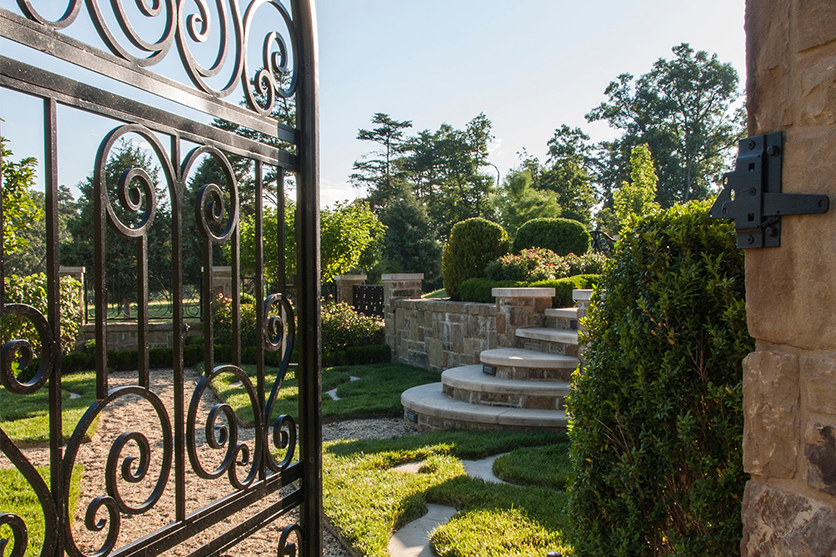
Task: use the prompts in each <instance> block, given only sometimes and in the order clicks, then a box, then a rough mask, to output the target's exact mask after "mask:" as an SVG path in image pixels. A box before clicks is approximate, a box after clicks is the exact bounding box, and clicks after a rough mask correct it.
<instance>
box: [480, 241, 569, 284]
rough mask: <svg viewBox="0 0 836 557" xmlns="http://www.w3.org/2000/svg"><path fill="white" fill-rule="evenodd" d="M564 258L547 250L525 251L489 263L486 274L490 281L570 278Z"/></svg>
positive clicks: (534, 249) (533, 249)
mask: <svg viewBox="0 0 836 557" xmlns="http://www.w3.org/2000/svg"><path fill="white" fill-rule="evenodd" d="M568 272H569V265H568V264H567V263H566V261H565V260H564V258H562V257H560V256H559V255H557V254H556V253H554V252H553V251H551V250H548V249H545V248H531V249H524V250H522V251H521V252H520V253H518V254H512V253H509V254H508V255H503V256H502V257H500V258H499V259H497V260H496V261H493V262H491V263H488V266H487V267H485V274H486V275H487V278H489V279H490V280H517V281H526V282H532V281H538V280H553V279H556V278H562V277H565V276H568Z"/></svg>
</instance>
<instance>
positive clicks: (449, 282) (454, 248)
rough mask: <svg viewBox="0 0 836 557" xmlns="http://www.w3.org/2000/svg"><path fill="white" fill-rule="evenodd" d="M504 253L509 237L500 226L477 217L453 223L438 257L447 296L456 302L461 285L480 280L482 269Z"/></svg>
mask: <svg viewBox="0 0 836 557" xmlns="http://www.w3.org/2000/svg"><path fill="white" fill-rule="evenodd" d="M506 253H508V233H507V232H506V231H505V229H504V228H502V227H501V226H500V225H498V224H496V223H495V222H491V221H489V220H485V219H483V218H478V217H477V218H472V219H467V220H463V221H461V222H458V223H456V224H455V226H453V230H451V231H450V240H449V241H448V242H447V243H446V244H444V252H443V253H442V254H441V274H442V276H443V278H444V289H445V290H447V295H448V296H450V297H451V298H453V299H458V298H459V285H460V284H461V283H463V282H464V281H466V280H467V279H470V278H476V277H481V276H483V273H484V271H485V266H486V265H487V264H488V263H490V262H491V261H493V260H495V259H497V258H499V257H500V256H503V255H505V254H506Z"/></svg>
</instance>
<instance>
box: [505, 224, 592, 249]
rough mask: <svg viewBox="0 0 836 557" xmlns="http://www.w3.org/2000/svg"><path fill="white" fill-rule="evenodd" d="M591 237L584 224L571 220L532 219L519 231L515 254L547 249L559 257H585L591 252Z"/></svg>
mask: <svg viewBox="0 0 836 557" xmlns="http://www.w3.org/2000/svg"><path fill="white" fill-rule="evenodd" d="M589 243H590V236H589V232H587V231H586V228H585V227H584V225H583V224H581V223H580V222H578V221H576V220H570V219H547V218H540V219H531V220H530V221H528V222H527V223H525V224H524V225H522V226H521V227H520V229H519V230H517V236H516V237H515V238H514V252H516V253H519V252H520V251H521V250H524V249H527V248H546V249H550V250H552V251H553V252H555V253H556V254H558V255H569V254H570V253H574V254H576V255H583V254H584V253H586V252H587V251H589Z"/></svg>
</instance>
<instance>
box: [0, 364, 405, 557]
mask: <svg viewBox="0 0 836 557" xmlns="http://www.w3.org/2000/svg"><path fill="white" fill-rule="evenodd" d="M109 380H110V387H111V388H113V387H118V386H123V385H135V384H136V373H135V372H123V373H112V374H111V375H110V379H109ZM198 380H199V374H198V372H197V371H195V370H187V377H186V398H187V400H186V405H187V406H188V403H189V399H190V397H191V394H192V393H193V392H194V390H195V387H196V384H197V381H198ZM151 391H152V392H153V393H155V394H156V395H157V396H158V397H159V398H160V400H161V401H162V402H163V404H165V407H166V408H167V409H168V411H169V412H171V409H172V408H173V387H172V381H171V371H165V370H152V371H151ZM217 402H218V400H217V398H216V397H215V396H214V394H213V393H212V392H211V391H207V393H205V394H204V396H203V399H202V400H201V404H200V409H199V411H198V418H197V422H196V423H197V424H198V425H197V428H196V429H198V430H199V431H198V433H197V435H196V438H197V446H198V447H199V449H198V451H197V454H198V458H199V460H200V462H201V463H202V465H203V467H204V468H205V469H206V470H213V469H214V468H215V467H216V466H218V465H219V464H220V463H221V461H222V460H223V456H224V453H225V450H214V449H212V448H211V447H209V446H208V444H206V443H205V437H204V434H203V424H205V423H206V417H207V415H208V413H209V411H210V410H211V408H212V406H214V405H215V404H216V403H217ZM100 422H101V423H100V426H99V428H98V431H97V432H96V435H95V437H94V438H93V440H92V441H91V442H90V443H84V444H82V446H81V448H80V450H79V453H78V455H77V458H76V464H80V465H82V466H84V476H83V479H82V482H81V486H80V488H81V489H80V494H81V495H80V496H79V501H78V504H77V505H76V510H75V520H74V525H73V535H74V538H75V540H76V543H77V544H78V545H79V548H80V549H81V550H82V551H84V552H85V553H88V554H89V553H92V552H94V551H96V550H97V549H98V548H99V547H100V546H101V544H102V543H103V542H104V539H105V535H106V533H107V531H106V530H105V531H103V532H100V533H94V532H90V531H88V530H87V529H86V528H85V526H84V523H85V512H86V511H87V508H88V506H89V505H90V502H91V501H92V500H93V498H94V497H98V496H102V495H105V494H106V487H105V467H106V462H107V459H108V454H109V451H110V449H111V446H112V444H113V442H114V441H115V440H116V439H117V437H118V436H119V435H121V434H122V433H123V432H124V431H126V430H130V431H137V432H142V433H143V434H144V435H145V436H146V437H147V439H148V441H149V445H150V448H151V451H150V459H149V470H148V473H147V474H146V476H145V478H144V479H142V480H140V481H138V482H136V483H132V484H128V483H126V482H124V481H122V480H121V479H120V481H119V483H118V485H119V488H120V490H122V492H124V493H125V495H124V498H125V500H126V501H127V502H128V504H130V505H134V506H138V505H140V504H142V503H143V502H144V501H145V500H146V499H148V498H149V496H150V495H151V493H152V492H153V491H154V487H155V482H157V481H158V479H159V471H160V469H161V467H162V466H161V463H162V447H163V439H162V435H161V430H162V428H161V427H160V422H159V419H158V418H157V415H156V412H155V411H154V410H153V407H152V406H151V404H150V403H148V402H147V401H144V400H143V399H141V398H139V397H136V396H128V397H124V398H122V399H119V400H117V401H114V402H113V403H112V404H110V405H108V407H106V408H105V409H104V410H103V412H102V414H101V418H100ZM221 422H223V419H221ZM252 433H253V430H252V429H249V430H239V441H240V442H243V443H245V444H247V445H248V446H249V447H250V449H252V448H253V443H252ZM413 433H415V431H414V430H412V429H411V428H410V427H409V426H407V425H406V424H405V423H404V422H403V420H400V419H365V420H349V421H340V422H332V423H328V424H324V425H323V436H322V437H323V440H325V441H330V440H337V439H381V438H387V437H393V436H398V435H410V434H413ZM25 454H26V456H27V457H28V458H29V459H30V461H31V462H32V463H33V464H35V465H45V464H48V463H49V449H48V447H45V446H30V447H26V448H25ZM130 456H134V457H139V456H140V453H139V450H138V448H137V444H136V443H134V442H128V443H127V444H126V445H125V447H124V449H123V450H122V452H121V455H120V457H121V458H120V459H119V461H118V462H120V463H121V462H122V461H123V459H124V458H126V457H130ZM138 461H139V459H136V460H135V461H134V463H133V465H132V469H133V470H136V468H137V465H138ZM9 465H10V463H9V462H8V461H7V460H6V459H5V458H4V457H3V456H2V455H0V467H8V466H9ZM186 470H187V471H186V512H187V513H190V512H193V511H195V510H197V509H200V508H201V507H203V506H205V505H207V504H209V503H210V502H212V501H215V500H217V499H219V498H221V497H223V496H224V495H227V494H229V493H232V492H233V491H235V490H234V488H232V487H231V485H230V483H229V479H228V478H227V475H226V474H224V475H223V476H221V478H219V479H216V480H203V479H199V478H198V477H197V475H196V474H195V473H194V472H193V471H192V466H191V465H190V464H189V463H188V462H187V464H186ZM247 471H248V467H242V470H241V472H240V473H239V478H243V477H244V476H245V475H246V473H247ZM119 476H120V478H121V474H120V475H119ZM172 487H173V476H172V477H171V478H170V479H169V482H168V485H167V488H166V491H165V493H164V494H163V496H162V497H161V498H160V499H159V501H158V502H157V503H156V505H154V507H153V508H152V509H151V510H149V511H148V512H145V513H143V514H141V515H135V516H125V515H123V518H122V521H121V527H120V531H119V538H118V541H117V547H118V546H121V545H123V544H124V543H126V542H128V541H130V540H134V539H138V538H140V537H142V536H144V535H146V534H148V533H150V532H153V531H154V530H156V529H158V528H160V527H162V526H164V525H166V524H168V523H169V522H171V521H172V520H173V519H174V495H173V489H172ZM286 489H290V488H286ZM278 498H279V495H278V494H274V496H271V497H269V498H267V500H262V501H259V503H258V504H257V505H253V506H250V507H248V509H247V511H246V513H240V515H234V516H232V517H231V518H230V519H228V520H227V521H225V522H224V523H221V524H218V525H216V526H214V527H213V528H211V529H209V530H207V531H206V532H204V533H202V534H201V535H199V536H196V537H194V538H192V539H190V540H189V541H188V542H186V543H184V544H181V545H179V546H177V548H175V549H174V550H172V551H170V552H168V553H167V554H168V555H186V554H188V553H190V552H191V551H194V550H195V549H197V548H198V547H199V546H201V545H203V544H205V543H206V542H207V541H209V540H211V539H213V538H215V537H216V536H218V535H219V534H221V533H222V532H224V531H226V530H227V529H229V528H230V527H231V525H234V524H236V523H238V522H239V521H240V520H242V519H244V518H246V517H247V516H251V515H252V514H254V513H255V512H258V510H260V509H262V508H266V507H267V506H268V505H269V504H271V503H273V502H275V501H276V500H278ZM104 517H106V511H105V510H104V509H102V510H100V511H99V513H98V514H97V518H99V519H101V518H104ZM297 519H298V513H297V512H296V511H295V510H294V511H292V512H291V513H288V514H287V515H285V516H282V517H281V518H279V519H278V520H276V521H274V522H273V523H272V524H270V525H269V526H267V527H265V528H263V529H262V530H260V531H258V532H257V533H255V534H254V535H252V536H250V537H249V538H248V539H247V540H245V541H244V542H242V543H241V544H239V545H238V546H236V547H234V548H232V549H231V551H230V553H231V554H232V555H247V556H250V557H257V556H261V555H264V556H267V555H269V556H271V557H272V556H275V555H276V549H277V546H276V544H277V543H278V539H279V535H280V532H281V529H282V528H283V527H284V526H286V525H287V524H290V523H292V522H293V521H295V520H297ZM323 542H324V553H323V555H325V556H330V557H350V553H349V552H348V551H346V550H345V549H344V548H343V547H342V545H341V544H340V543H339V542H338V541H337V540H336V539H335V538H334V537H333V536H332V535H331V534H330V533H329V532H328V531H327V530H325V531H324V536H323Z"/></svg>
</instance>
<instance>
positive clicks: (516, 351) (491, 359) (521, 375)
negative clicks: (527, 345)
mask: <svg viewBox="0 0 836 557" xmlns="http://www.w3.org/2000/svg"><path fill="white" fill-rule="evenodd" d="M479 358H480V360H481V361H482V364H484V366H483V372H485V373H487V374H489V375H494V376H496V377H499V378H502V379H517V380H523V381H526V380H535V381H569V380H570V379H571V376H572V372H573V371H574V370H575V368H577V367H578V364H579V363H580V361H579V360H578V358H577V357H575V356H567V355H565V354H551V353H547V352H539V351H536V350H525V349H523V348H495V349H493V350H485V351H484V352H482V353H481V354H480V355H479Z"/></svg>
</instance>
